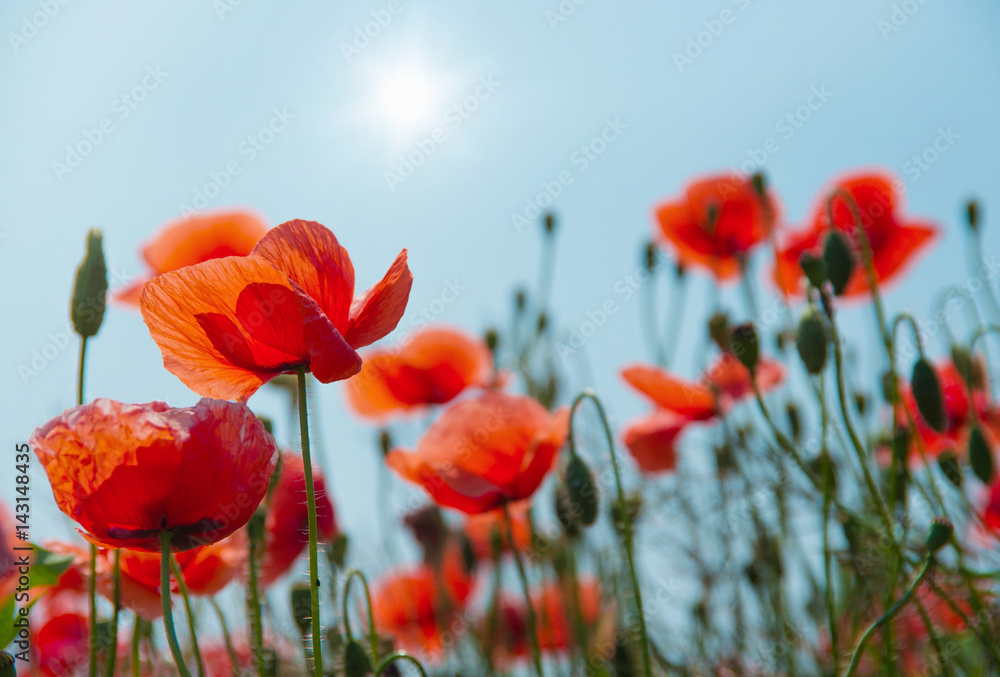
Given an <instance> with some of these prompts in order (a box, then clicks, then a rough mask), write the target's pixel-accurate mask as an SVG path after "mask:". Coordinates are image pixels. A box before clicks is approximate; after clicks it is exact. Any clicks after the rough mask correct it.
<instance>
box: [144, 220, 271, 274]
mask: <svg viewBox="0 0 1000 677" xmlns="http://www.w3.org/2000/svg"><path fill="white" fill-rule="evenodd" d="M266 232H267V226H265V225H264V222H263V221H262V220H261V219H260V218H258V217H257V216H255V215H254V214H252V213H250V212H246V211H230V212H213V213H208V214H203V215H199V216H192V217H190V218H187V219H184V220H182V221H177V222H174V223H171V224H169V225H168V226H167V227H166V228H164V229H163V230H162V231H161V232H160V233H159V234H158V235H157V236H156V237H155V238H154V239H153V240H152V241H151V242H149V243H148V244H146V246H145V247H144V248H143V250H142V256H143V258H144V259H146V263H148V264H149V267H150V268H152V269H153V273H154V274H160V273H166V272H169V271H171V270H177V269H178V268H183V267H185V266H191V265H194V264H196V263H201V262H202V261H208V260H209V259H216V258H223V257H226V256H246V255H247V254H249V253H250V250H252V249H253V247H254V245H255V244H256V243H257V241H258V240H259V239H260V238H261V237H263V236H264V234H265V233H266Z"/></svg>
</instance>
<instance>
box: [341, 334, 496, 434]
mask: <svg viewBox="0 0 1000 677" xmlns="http://www.w3.org/2000/svg"><path fill="white" fill-rule="evenodd" d="M364 360H365V363H364V366H363V367H362V369H361V372H360V373H358V374H356V375H355V376H353V377H352V378H351V379H350V380H349V381H347V402H348V403H349V404H350V405H351V407H352V408H353V409H354V411H355V412H357V413H358V415H360V416H365V417H368V418H383V417H385V416H387V415H389V414H392V413H394V412H397V411H409V410H413V409H415V408H418V407H421V406H425V405H429V404H444V403H446V402H450V401H451V400H453V399H454V398H455V397H457V396H458V395H459V394H460V393H461V392H462V391H464V390H465V389H466V388H470V387H480V388H485V387H487V386H488V385H489V384H490V380H491V379H492V377H493V357H492V355H490V351H489V349H488V348H487V347H486V343H484V342H483V341H482V340H481V339H478V338H475V337H472V336H469V335H468V334H466V333H465V332H463V331H459V330H457V329H451V328H448V327H433V328H430V329H425V330H423V331H420V332H418V333H416V334H414V335H413V336H412V337H410V338H409V339H408V340H407V342H406V343H405V344H404V345H403V346H402V347H401V348H399V349H398V350H374V351H371V352H369V353H367V354H366V355H365V356H364Z"/></svg>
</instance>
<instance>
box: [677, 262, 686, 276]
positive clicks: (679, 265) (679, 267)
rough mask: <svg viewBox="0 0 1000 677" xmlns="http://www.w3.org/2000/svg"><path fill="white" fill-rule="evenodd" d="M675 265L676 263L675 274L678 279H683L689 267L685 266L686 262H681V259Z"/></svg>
mask: <svg viewBox="0 0 1000 677" xmlns="http://www.w3.org/2000/svg"><path fill="white" fill-rule="evenodd" d="M674 265H675V268H674V275H675V276H676V277H677V279H678V280H683V279H684V275H685V274H686V273H687V269H686V268H685V267H684V264H683V263H681V262H680V261H677V262H676V263H675V264H674Z"/></svg>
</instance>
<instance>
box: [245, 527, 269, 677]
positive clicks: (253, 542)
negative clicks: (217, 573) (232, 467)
mask: <svg viewBox="0 0 1000 677" xmlns="http://www.w3.org/2000/svg"><path fill="white" fill-rule="evenodd" d="M253 519H256V518H255V517H252V518H251V520H253ZM247 540H248V542H249V553H248V556H247V559H248V563H247V570H248V576H247V578H248V581H247V585H248V588H249V591H248V594H247V604H248V605H249V606H250V609H249V612H250V613H249V616H250V646H251V649H252V651H253V662H254V668H255V669H256V671H257V677H265V670H264V624H263V621H262V620H261V613H260V586H259V583H258V580H257V579H258V571H259V569H258V566H259V560H260V555H259V553H258V550H259V548H260V545H261V542H260V541H261V539H260V537H259V534H258V533H257V529H248V530H247Z"/></svg>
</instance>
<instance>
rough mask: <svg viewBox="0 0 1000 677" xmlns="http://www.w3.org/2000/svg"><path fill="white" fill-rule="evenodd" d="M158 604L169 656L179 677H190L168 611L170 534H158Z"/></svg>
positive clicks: (171, 617)
mask: <svg viewBox="0 0 1000 677" xmlns="http://www.w3.org/2000/svg"><path fill="white" fill-rule="evenodd" d="M160 603H161V605H162V607H163V631H164V632H165V633H166V635H167V644H169V645H170V654H171V655H172V656H173V657H174V664H175V665H176V666H177V672H179V673H180V676H181V677H191V672H190V671H188V669H187V666H186V665H184V655H183V654H181V647H180V645H179V644H178V643H177V633H176V632H175V631H174V617H173V614H172V613H171V610H170V532H169V531H161V532H160Z"/></svg>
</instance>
